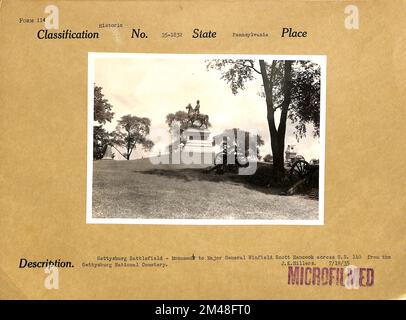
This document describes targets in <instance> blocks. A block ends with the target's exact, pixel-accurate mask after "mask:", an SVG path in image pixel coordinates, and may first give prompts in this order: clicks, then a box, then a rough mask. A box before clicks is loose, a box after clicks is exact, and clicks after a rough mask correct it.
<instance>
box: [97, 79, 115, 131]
mask: <svg viewBox="0 0 406 320" xmlns="http://www.w3.org/2000/svg"><path fill="white" fill-rule="evenodd" d="M102 89H103V88H102V87H98V86H96V85H95V86H94V109H93V110H94V121H97V122H98V123H100V124H105V123H106V122H107V121H108V122H111V120H112V119H113V116H114V112H112V111H111V110H112V109H113V106H112V105H111V104H110V103H109V101H108V100H107V99H105V98H104V94H103V93H102Z"/></svg>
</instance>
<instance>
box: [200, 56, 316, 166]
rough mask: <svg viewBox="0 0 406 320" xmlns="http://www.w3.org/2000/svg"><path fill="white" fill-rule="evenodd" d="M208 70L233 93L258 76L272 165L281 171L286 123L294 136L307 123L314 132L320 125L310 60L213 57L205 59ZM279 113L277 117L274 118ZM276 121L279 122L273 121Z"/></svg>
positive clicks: (302, 129)
mask: <svg viewBox="0 0 406 320" xmlns="http://www.w3.org/2000/svg"><path fill="white" fill-rule="evenodd" d="M207 68H208V69H215V70H219V71H221V79H223V80H225V81H226V82H227V83H228V84H229V85H230V88H231V91H232V93H233V94H237V93H238V92H239V91H240V90H244V89H245V85H246V82H248V81H251V80H254V79H255V78H256V76H257V75H258V77H260V80H261V82H262V88H263V92H262V95H263V96H264V97H265V102H266V108H267V121H268V128H269V132H270V136H271V149H272V155H273V166H274V168H275V169H276V170H275V172H276V173H278V172H279V173H281V172H282V173H283V172H284V149H285V135H286V122H287V119H288V118H289V119H290V120H291V121H292V122H293V123H295V128H296V131H295V133H296V137H297V139H299V138H301V137H303V136H304V135H305V134H306V125H307V124H309V123H311V124H313V127H314V134H315V135H319V126H320V66H319V65H318V64H315V63H312V62H311V61H290V60H273V61H272V62H271V63H268V62H266V61H265V60H263V59H260V60H258V61H255V60H249V59H237V60H233V59H221V60H219V59H217V60H211V61H208V64H207ZM278 116H279V119H277V117H278ZM277 120H279V121H277Z"/></svg>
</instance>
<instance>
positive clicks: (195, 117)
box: [186, 100, 210, 129]
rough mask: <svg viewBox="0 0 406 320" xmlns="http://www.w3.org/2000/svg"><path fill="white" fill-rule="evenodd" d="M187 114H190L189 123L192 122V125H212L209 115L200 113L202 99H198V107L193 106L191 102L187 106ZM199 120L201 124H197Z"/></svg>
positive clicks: (200, 126) (199, 126)
mask: <svg viewBox="0 0 406 320" xmlns="http://www.w3.org/2000/svg"><path fill="white" fill-rule="evenodd" d="M186 110H187V115H188V123H190V126H191V127H197V128H199V129H200V128H202V127H203V126H205V127H206V129H207V128H208V127H209V126H210V122H209V116H208V115H207V114H202V113H200V101H199V100H197V102H196V107H195V108H193V107H192V105H191V104H190V103H189V104H188V105H187V106H186ZM196 121H197V122H198V123H199V125H195V122H196Z"/></svg>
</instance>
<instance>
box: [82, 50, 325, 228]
mask: <svg viewBox="0 0 406 320" xmlns="http://www.w3.org/2000/svg"><path fill="white" fill-rule="evenodd" d="M325 94H326V57H325V56H307V55H300V56H288V55H282V56H280V55H278V56H277V55H207V54H206V55H199V54H190V55H188V54H130V53H89V58H88V168H87V170H88V183H87V223H122V224H125V223H130V224H192V225H193V224H209V225H212V224H214V225H215V224H219V225H228V224H230V225H232V224H254V225H261V224H282V225H283V224H293V225H322V224H323V223H324V208H323V206H324V202H323V200H324V198H323V196H324V153H325V147H324V146H325Z"/></svg>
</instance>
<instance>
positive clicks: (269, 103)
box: [259, 60, 284, 175]
mask: <svg viewBox="0 0 406 320" xmlns="http://www.w3.org/2000/svg"><path fill="white" fill-rule="evenodd" d="M259 66H260V68H261V75H262V81H263V84H264V91H265V99H266V108H267V120H268V127H269V133H270V134H271V149H272V156H273V168H274V173H275V174H276V175H279V174H280V173H283V171H284V163H283V162H284V161H283V151H284V150H283V149H284V146H283V145H282V146H281V145H280V142H281V141H280V139H279V135H278V130H277V129H276V125H275V109H274V107H273V97H272V88H273V84H272V81H273V76H274V72H275V68H276V61H275V60H274V61H272V65H271V74H270V76H269V77H268V73H267V71H266V65H265V61H264V60H259Z"/></svg>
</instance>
